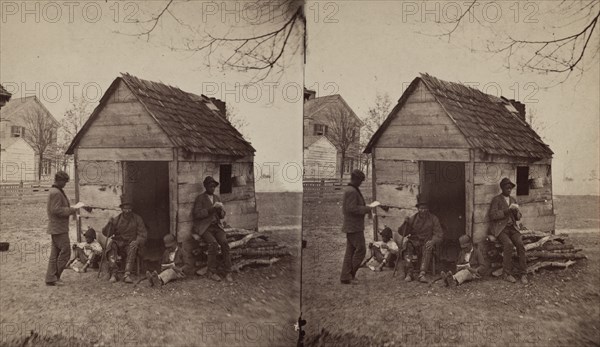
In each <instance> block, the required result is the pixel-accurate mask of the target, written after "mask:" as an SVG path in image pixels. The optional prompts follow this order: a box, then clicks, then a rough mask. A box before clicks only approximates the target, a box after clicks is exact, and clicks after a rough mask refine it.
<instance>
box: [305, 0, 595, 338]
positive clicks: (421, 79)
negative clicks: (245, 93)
mask: <svg viewBox="0 0 600 347" xmlns="http://www.w3.org/2000/svg"><path fill="white" fill-rule="evenodd" d="M305 8H306V14H307V28H306V29H307V36H308V44H307V54H306V68H305V86H306V91H305V93H306V96H305V101H304V130H303V131H304V147H303V156H304V166H305V171H304V180H303V185H304V194H303V217H302V218H303V219H302V220H303V236H302V237H303V240H304V241H305V242H306V248H304V249H303V254H302V313H303V318H304V319H305V320H306V322H307V323H306V326H305V331H306V335H305V337H304V343H305V345H308V346H438V345H443V346H465V345H467V346H507V345H512V346H596V345H598V343H600V332H599V328H600V320H599V315H600V301H599V300H598V295H599V294H600V291H599V290H598V288H599V287H600V278H599V274H598V265H599V264H598V262H599V261H600V258H599V256H600V254H599V249H598V243H599V241H600V234H599V223H600V219H599V211H600V210H599V208H600V205H599V199H598V194H599V176H598V158H599V153H598V149H599V143H598V131H599V127H600V125H599V118H600V114H599V112H600V111H599V108H600V107H599V98H598V96H599V95H600V93H599V64H598V50H599V36H598V28H597V22H598V16H599V11H600V3H599V2H598V1H478V0H475V1H460V2H454V1H422V2H421V1H337V2H327V1H322V2H313V1H308V2H307V3H306V6H305ZM317 15H318V16H320V17H319V18H320V19H321V20H312V17H311V16H317Z"/></svg>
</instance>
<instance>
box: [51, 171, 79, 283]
mask: <svg viewBox="0 0 600 347" xmlns="http://www.w3.org/2000/svg"><path fill="white" fill-rule="evenodd" d="M67 182H69V175H68V174H67V173H66V172H64V171H58V172H57V173H56V174H55V175H54V184H53V185H52V188H50V191H49V194H48V204H47V208H46V209H47V212H48V234H50V235H51V237H52V243H51V245H50V258H49V259H48V270H47V271H46V285H49V286H55V285H56V284H57V282H58V283H61V282H59V281H60V275H61V274H62V272H63V270H64V269H65V267H66V266H67V263H68V262H69V259H70V258H71V241H70V240H69V217H70V216H71V215H75V213H77V209H78V208H81V207H83V206H84V204H83V203H81V202H79V203H77V204H76V205H75V206H73V207H71V205H70V204H69V199H68V198H67V195H66V194H65V192H64V191H63V188H64V187H65V185H66V184H67Z"/></svg>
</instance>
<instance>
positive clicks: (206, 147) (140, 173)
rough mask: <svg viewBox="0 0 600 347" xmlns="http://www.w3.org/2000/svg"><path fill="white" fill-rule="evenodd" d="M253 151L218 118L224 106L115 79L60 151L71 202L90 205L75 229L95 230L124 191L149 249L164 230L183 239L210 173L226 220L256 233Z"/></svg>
mask: <svg viewBox="0 0 600 347" xmlns="http://www.w3.org/2000/svg"><path fill="white" fill-rule="evenodd" d="M254 152H255V150H254V148H253V147H252V146H251V144H250V143H249V142H247V141H246V140H245V139H244V138H243V136H242V135H241V133H240V132H238V131H237V130H236V129H235V127H233V126H232V125H231V123H230V122H229V121H228V120H227V119H226V118H225V103H224V102H221V101H220V100H216V99H212V98H208V97H206V96H204V95H200V96H199V95H195V94H192V93H187V92H185V91H183V90H181V89H179V88H176V87H172V86H168V85H166V84H163V83H158V82H152V81H147V80H143V79H139V78H137V77H134V76H132V75H129V74H122V75H121V77H118V78H116V79H115V80H114V81H113V82H112V84H111V85H110V87H109V88H108V89H107V91H106V93H105V94H104V95H103V96H102V98H101V99H100V102H99V105H98V106H97V107H96V108H95V109H94V111H93V113H92V114H91V116H90V118H89V119H88V121H87V122H86V123H85V124H84V125H83V127H82V128H81V130H80V131H79V132H78V133H77V135H76V136H75V138H74V139H73V141H72V143H71V145H70V146H69V148H68V149H67V154H73V155H74V162H75V195H76V199H77V201H84V202H86V203H87V204H88V205H89V206H92V207H93V209H92V211H91V212H87V211H84V210H83V209H82V210H81V216H80V218H79V222H78V226H77V229H78V231H80V230H81V229H82V228H87V227H93V228H94V229H96V230H97V231H100V230H101V229H102V227H104V225H105V224H106V222H107V221H108V219H109V218H110V217H111V216H114V215H116V214H118V213H119V212H120V210H119V205H120V197H121V195H123V194H125V195H128V196H130V197H131V198H132V200H133V210H134V212H136V213H137V214H139V215H140V216H141V217H142V218H143V219H144V221H145V223H146V225H147V227H148V234H149V235H148V242H147V244H148V246H149V248H152V247H153V245H155V246H156V247H159V246H162V238H163V236H164V235H166V234H167V233H171V234H173V235H175V236H176V238H177V240H178V242H185V241H188V240H190V236H191V229H192V223H193V221H192V207H193V205H194V200H195V199H196V197H197V196H198V195H199V194H200V193H202V192H203V191H204V187H203V185H202V181H203V180H204V178H205V177H206V176H208V175H210V176H213V177H214V178H215V179H216V180H218V181H219V182H220V185H219V186H218V187H217V191H216V192H217V193H219V194H220V196H221V198H222V201H223V203H224V204H225V210H226V211H227V218H226V222H227V223H228V224H229V225H230V226H231V227H237V228H244V229H250V230H256V229H257V227H258V212H257V209H256V197H255V191H254ZM98 234H100V233H99V232H98ZM101 237H102V236H101V235H100V236H99V239H100V238H101ZM100 241H101V243H102V241H103V240H100Z"/></svg>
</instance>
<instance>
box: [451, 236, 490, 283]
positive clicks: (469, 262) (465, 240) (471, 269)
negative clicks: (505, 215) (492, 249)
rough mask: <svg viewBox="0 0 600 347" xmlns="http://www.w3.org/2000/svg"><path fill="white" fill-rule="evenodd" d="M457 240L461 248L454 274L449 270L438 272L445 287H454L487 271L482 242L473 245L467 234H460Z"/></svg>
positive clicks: (483, 274)
mask: <svg viewBox="0 0 600 347" xmlns="http://www.w3.org/2000/svg"><path fill="white" fill-rule="evenodd" d="M458 242H459V243H460V248H461V250H460V254H459V255H458V260H457V264H456V270H457V271H456V273H455V274H454V275H452V272H450V271H448V272H444V271H442V272H441V273H440V274H441V275H442V279H443V280H444V283H445V285H446V287H448V286H450V287H456V286H458V285H460V284H462V283H464V282H467V281H472V280H474V279H478V278H481V277H483V276H486V275H487V273H488V271H489V263H488V261H487V259H486V257H485V252H484V245H483V244H480V245H479V244H478V245H475V246H473V243H472V242H471V238H470V237H469V236H468V235H462V236H461V237H460V238H459V239H458Z"/></svg>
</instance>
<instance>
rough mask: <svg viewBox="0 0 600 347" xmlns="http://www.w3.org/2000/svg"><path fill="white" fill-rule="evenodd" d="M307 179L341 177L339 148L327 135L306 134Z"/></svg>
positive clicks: (305, 176) (305, 168)
mask: <svg viewBox="0 0 600 347" xmlns="http://www.w3.org/2000/svg"><path fill="white" fill-rule="evenodd" d="M303 153H304V156H303V157H304V165H303V167H304V174H303V177H304V179H306V180H320V179H332V178H335V179H337V178H339V173H338V172H339V171H338V170H337V168H338V156H337V149H336V148H335V146H334V144H333V143H331V141H329V140H328V139H327V137H325V136H304V152H303Z"/></svg>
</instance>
